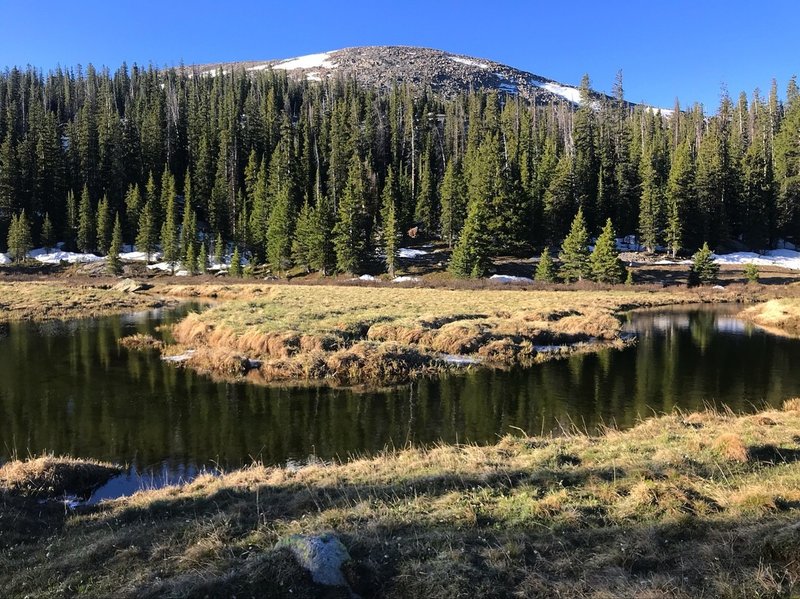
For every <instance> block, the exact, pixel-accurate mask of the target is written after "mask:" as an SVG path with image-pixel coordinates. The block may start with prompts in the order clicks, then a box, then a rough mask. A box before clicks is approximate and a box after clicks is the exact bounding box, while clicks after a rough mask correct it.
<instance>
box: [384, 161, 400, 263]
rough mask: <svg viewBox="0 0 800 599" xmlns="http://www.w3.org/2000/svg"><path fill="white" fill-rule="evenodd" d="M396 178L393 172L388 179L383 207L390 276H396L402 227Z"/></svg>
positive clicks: (386, 252) (385, 245) (385, 252)
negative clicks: (397, 205) (396, 195)
mask: <svg viewBox="0 0 800 599" xmlns="http://www.w3.org/2000/svg"><path fill="white" fill-rule="evenodd" d="M393 186H394V180H393V179H392V173H391V171H389V176H388V177H387V179H386V184H385V185H384V188H383V202H382V204H383V205H382V207H381V242H382V244H383V252H384V256H385V258H384V261H385V262H386V270H387V272H388V273H389V276H390V277H392V278H394V275H395V266H396V262H397V250H398V247H397V246H398V244H399V241H400V227H399V225H398V223H397V209H396V207H395V200H394V193H393V189H392V188H393Z"/></svg>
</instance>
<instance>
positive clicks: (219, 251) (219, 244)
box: [214, 233, 225, 266]
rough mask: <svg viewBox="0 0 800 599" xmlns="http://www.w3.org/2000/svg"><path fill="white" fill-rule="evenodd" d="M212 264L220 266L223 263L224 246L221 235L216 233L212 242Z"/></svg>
mask: <svg viewBox="0 0 800 599" xmlns="http://www.w3.org/2000/svg"><path fill="white" fill-rule="evenodd" d="M214 262H216V263H217V265H219V266H221V265H222V264H223V263H224V262H225V244H224V243H223V241H222V233H217V238H216V240H214Z"/></svg>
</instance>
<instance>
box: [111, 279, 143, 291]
mask: <svg viewBox="0 0 800 599" xmlns="http://www.w3.org/2000/svg"><path fill="white" fill-rule="evenodd" d="M149 288H150V285H146V284H145V283H140V282H139V281H134V280H133V279H122V280H121V281H120V282H119V283H117V284H116V285H114V286H113V287H112V288H111V289H112V291H121V292H123V293H135V292H137V291H143V290H145V289H149Z"/></svg>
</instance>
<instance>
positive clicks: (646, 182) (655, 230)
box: [639, 152, 663, 252]
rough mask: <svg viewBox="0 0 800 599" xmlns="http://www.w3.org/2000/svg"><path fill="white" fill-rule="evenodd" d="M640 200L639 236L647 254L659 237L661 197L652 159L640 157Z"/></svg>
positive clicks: (647, 156) (653, 249) (652, 250)
mask: <svg viewBox="0 0 800 599" xmlns="http://www.w3.org/2000/svg"><path fill="white" fill-rule="evenodd" d="M641 172H642V199H641V203H640V206H639V235H640V237H641V243H642V245H643V246H644V247H645V249H646V250H647V251H648V252H654V251H655V250H656V245H657V244H658V242H659V239H660V237H661V230H662V226H661V218H662V214H663V213H662V210H661V209H662V204H663V197H662V194H661V188H660V186H659V182H658V174H657V170H656V166H655V164H654V157H653V156H652V154H650V153H649V152H646V153H645V154H643V155H642V171H641Z"/></svg>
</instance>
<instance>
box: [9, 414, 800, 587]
mask: <svg viewBox="0 0 800 599" xmlns="http://www.w3.org/2000/svg"><path fill="white" fill-rule="evenodd" d="M798 430H800V401H798V400H793V401H791V402H787V404H786V406H785V409H784V410H782V411H778V410H774V411H769V412H763V413H760V414H757V415H752V416H742V417H736V416H733V415H729V414H719V413H712V412H707V413H698V414H690V415H682V414H673V415H669V416H664V417H661V418H656V419H651V420H648V421H645V422H643V423H641V424H640V425H639V426H637V427H635V428H633V429H631V430H628V431H625V432H617V431H608V432H607V433H606V434H605V435H603V436H600V437H589V436H583V435H575V436H571V437H564V438H511V437H508V438H504V439H502V440H501V441H500V442H499V443H498V444H497V445H495V446H491V447H474V446H453V447H439V448H434V449H429V450H421V449H408V450H403V451H398V452H390V453H386V454H385V455H382V456H379V457H376V458H374V459H369V460H356V461H352V462H349V463H344V464H335V465H314V466H308V467H305V468H302V469H300V470H286V469H279V468H265V467H262V466H252V467H250V468H246V469H243V470H240V471H237V472H233V473H230V474H227V475H224V476H219V477H215V476H211V475H205V476H201V477H200V478H199V479H197V480H196V481H194V482H193V483H191V484H189V485H186V486H181V487H170V488H166V489H161V490H156V491H148V492H142V493H139V494H137V495H134V496H132V497H130V498H126V499H120V500H115V501H111V502H106V503H103V504H101V505H100V506H96V507H90V508H84V509H83V510H80V511H78V512H76V513H72V514H68V515H66V516H65V515H64V510H63V508H60V509H55V510H51V511H47V510H46V509H45V510H44V511H43V508H42V506H41V505H39V504H30V505H29V510H30V511H33V512H35V513H36V514H37V516H36V517H38V518H39V519H40V520H41V519H44V520H45V521H46V524H47V526H46V527H45V526H39V527H38V528H37V527H36V526H33V525H32V526H31V527H30V531H29V532H28V534H27V536H24V537H23V536H20V535H19V534H17V533H16V531H17V530H18V528H19V527H20V526H22V525H24V523H25V522H26V519H25V517H26V516H25V512H24V509H23V508H21V507H19V503H17V504H16V508H15V509H17V510H18V511H17V516H16V517H14V518H9V517H6V516H5V515H6V514H8V508H7V506H8V503H9V502H10V501H12V500H17V501H19V498H18V497H16V495H15V491H13V490H9V489H4V488H3V487H2V486H0V489H3V490H2V492H0V498H1V499H2V501H3V502H4V510H3V511H2V512H0V513H2V514H3V515H4V517H2V518H0V533H2V534H0V585H2V587H1V588H3V589H4V592H5V593H6V596H9V597H22V596H37V597H65V596H74V595H78V594H80V595H82V596H89V597H107V596H116V597H155V596H170V597H195V596H226V597H227V596H234V595H235V596H237V597H251V596H259V597H261V596H275V597H288V596H291V597H318V596H327V597H347V596H348V593H347V591H345V590H344V589H341V588H339V589H327V590H323V589H321V588H320V587H319V586H317V585H315V584H314V583H313V582H312V580H311V577H310V575H309V574H308V573H307V572H306V571H305V570H303V569H302V568H301V567H300V566H299V565H298V563H297V561H295V559H294V558H293V557H292V554H291V553H290V552H289V551H288V550H287V549H285V548H283V547H284V545H285V543H283V542H282V539H286V538H287V537H290V535H293V534H297V533H302V534H317V533H322V532H332V533H333V534H335V535H337V536H338V538H339V539H340V540H341V541H342V543H343V544H344V546H345V547H346V548H347V550H348V551H349V554H350V557H351V560H350V562H348V563H347V564H346V565H345V568H344V572H345V577H346V578H347V580H348V582H349V584H350V585H351V587H352V588H353V589H354V590H355V591H356V592H358V593H359V594H360V595H361V596H363V597H374V596H385V597H433V598H435V597H458V596H476V597H478V596H480V597H509V596H548V597H550V596H565V597H610V596H614V597H616V596H628V597H632V596H639V597H699V596H704V597H755V596H776V597H781V596H784V597H788V596H793V593H796V592H797V591H798V589H800V587H799V586H798V584H800V561H798V555H800V528H798V526H800V524H798V523H799V522H800V437H798V435H797V431H798ZM31 506H32V507H31ZM27 516H28V517H29V518H30V513H28V514H27ZM10 539H13V541H11V542H10V541H9V540H10Z"/></svg>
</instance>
